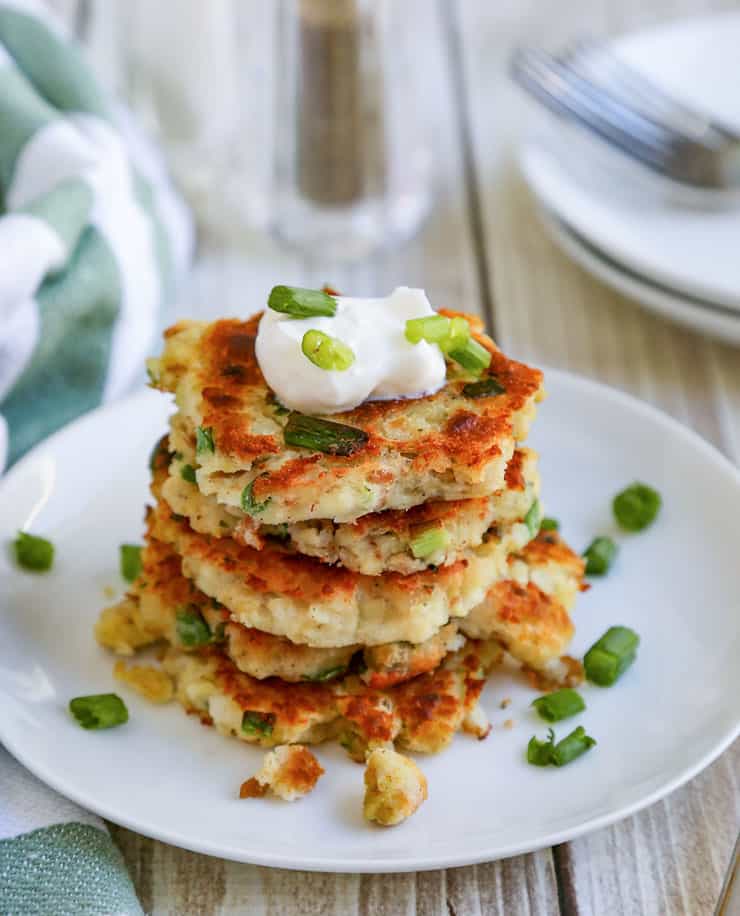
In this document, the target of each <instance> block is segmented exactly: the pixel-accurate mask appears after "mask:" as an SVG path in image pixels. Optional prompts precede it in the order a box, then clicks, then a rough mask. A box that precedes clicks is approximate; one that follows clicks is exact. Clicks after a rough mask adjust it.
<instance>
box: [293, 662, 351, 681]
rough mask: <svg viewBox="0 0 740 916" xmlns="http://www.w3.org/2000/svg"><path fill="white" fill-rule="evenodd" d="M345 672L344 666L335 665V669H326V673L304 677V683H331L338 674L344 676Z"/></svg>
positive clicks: (345, 667) (321, 672)
mask: <svg viewBox="0 0 740 916" xmlns="http://www.w3.org/2000/svg"><path fill="white" fill-rule="evenodd" d="M346 670H347V666H346V665H337V666H336V668H327V669H326V671H320V672H319V673H318V674H314V675H311V676H310V677H305V678H304V680H305V681H315V682H318V683H322V682H323V681H331V680H333V679H334V678H335V677H339V675H340V674H344V672H345V671H346Z"/></svg>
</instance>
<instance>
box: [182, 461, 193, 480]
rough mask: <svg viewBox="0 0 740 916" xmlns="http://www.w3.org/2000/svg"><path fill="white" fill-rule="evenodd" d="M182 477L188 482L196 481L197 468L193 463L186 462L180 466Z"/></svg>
mask: <svg viewBox="0 0 740 916" xmlns="http://www.w3.org/2000/svg"><path fill="white" fill-rule="evenodd" d="M180 477H182V479H183V480H187V482H188V483H195V482H196V478H195V468H194V467H193V466H192V464H184V465H183V466H182V467H181V468H180Z"/></svg>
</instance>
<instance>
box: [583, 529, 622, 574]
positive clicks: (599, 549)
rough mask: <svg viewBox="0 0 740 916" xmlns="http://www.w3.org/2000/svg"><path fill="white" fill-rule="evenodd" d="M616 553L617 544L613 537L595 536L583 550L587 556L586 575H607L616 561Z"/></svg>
mask: <svg viewBox="0 0 740 916" xmlns="http://www.w3.org/2000/svg"><path fill="white" fill-rule="evenodd" d="M616 555H617V545H616V544H615V543H614V541H613V540H612V539H611V538H606V537H598V538H594V539H593V541H591V543H590V544H589V545H588V547H587V548H586V549H585V550H584V552H583V556H584V557H585V558H586V575H587V576H603V575H605V574H606V573H607V572H608V571H609V567H610V566H611V565H612V563H613V562H614V558H615V557H616Z"/></svg>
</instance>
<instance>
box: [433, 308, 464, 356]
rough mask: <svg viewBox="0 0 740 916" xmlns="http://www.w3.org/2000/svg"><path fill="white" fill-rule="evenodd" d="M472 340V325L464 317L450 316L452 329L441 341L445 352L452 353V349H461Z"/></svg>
mask: <svg viewBox="0 0 740 916" xmlns="http://www.w3.org/2000/svg"><path fill="white" fill-rule="evenodd" d="M469 340H470V325H469V324H468V322H467V321H466V320H465V319H464V318H460V317H459V316H458V317H455V318H450V330H449V333H448V335H447V337H446V338H445V339H444V340H443V341H442V342H441V343H440V347H441V349H442V352H443V353H448V354H450V355H452V350H461V349H463V348H464V347H465V345H466V344H467V342H468V341H469Z"/></svg>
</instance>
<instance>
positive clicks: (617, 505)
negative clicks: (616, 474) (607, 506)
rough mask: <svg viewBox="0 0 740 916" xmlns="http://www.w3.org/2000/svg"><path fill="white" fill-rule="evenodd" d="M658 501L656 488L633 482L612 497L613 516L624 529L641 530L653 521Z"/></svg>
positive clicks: (659, 501) (658, 494)
mask: <svg viewBox="0 0 740 916" xmlns="http://www.w3.org/2000/svg"><path fill="white" fill-rule="evenodd" d="M660 503H661V499H660V493H658V492H657V490H654V489H653V488H652V487H649V486H648V485H647V484H645V483H633V484H632V485H631V486H629V487H627V488H626V489H625V490H622V492H621V493H617V495H616V496H615V497H614V501H613V503H612V509H613V510H614V518H616V520H617V522H619V525H620V527H622V528H624V530H625V531H642V529H643V528H647V526H648V525H650V524H651V523H652V522H654V521H655V517H656V515H657V514H658V512H659V510H660Z"/></svg>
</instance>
